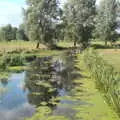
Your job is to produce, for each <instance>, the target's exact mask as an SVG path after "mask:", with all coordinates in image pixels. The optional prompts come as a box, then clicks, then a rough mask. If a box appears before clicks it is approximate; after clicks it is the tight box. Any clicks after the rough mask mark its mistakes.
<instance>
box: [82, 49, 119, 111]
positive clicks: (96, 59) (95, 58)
mask: <svg viewBox="0 0 120 120" xmlns="http://www.w3.org/2000/svg"><path fill="white" fill-rule="evenodd" d="M84 62H85V64H86V66H87V68H88V69H89V70H90V72H91V76H92V77H93V78H94V79H95V80H96V84H97V87H98V89H100V90H101V91H102V92H103V93H104V95H105V97H106V98H107V100H108V102H109V103H110V104H111V105H112V106H113V107H114V108H115V109H116V110H117V111H119V110H120V102H119V101H120V74H119V73H118V72H116V71H115V70H114V68H113V67H112V66H111V65H109V64H108V63H107V62H106V61H105V60H103V58H102V57H101V56H100V55H98V54H97V53H96V52H95V51H93V50H87V51H86V52H85V53H84Z"/></svg>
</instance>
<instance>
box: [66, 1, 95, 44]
mask: <svg viewBox="0 0 120 120" xmlns="http://www.w3.org/2000/svg"><path fill="white" fill-rule="evenodd" d="M65 15H66V20H67V28H69V30H68V29H67V30H68V31H69V32H67V33H68V34H69V35H70V37H72V39H73V40H74V42H75V43H74V44H76V43H81V44H82V45H83V46H86V44H88V42H89V40H90V38H91V37H92V30H93V28H94V21H93V20H94V15H95V0H70V1H68V2H67V4H66V6H65Z"/></svg>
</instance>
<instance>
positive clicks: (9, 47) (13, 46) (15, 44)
mask: <svg viewBox="0 0 120 120" xmlns="http://www.w3.org/2000/svg"><path fill="white" fill-rule="evenodd" d="M35 48H36V42H31V41H12V42H0V51H1V52H8V51H9V52H10V51H14V50H33V49H35ZM40 48H45V46H44V45H42V44H40Z"/></svg>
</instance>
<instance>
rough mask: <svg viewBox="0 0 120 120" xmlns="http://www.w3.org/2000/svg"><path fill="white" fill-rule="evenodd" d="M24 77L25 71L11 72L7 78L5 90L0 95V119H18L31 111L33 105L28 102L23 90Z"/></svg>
mask: <svg viewBox="0 0 120 120" xmlns="http://www.w3.org/2000/svg"><path fill="white" fill-rule="evenodd" d="M24 78H25V72H23V73H18V74H12V75H11V77H10V78H9V82H8V85H7V86H6V89H7V90H6V92H5V93H3V94H1V95H0V120H19V119H18V118H20V117H24V116H30V115H31V114H32V113H33V111H34V106H31V105H30V104H29V103H28V100H27V92H25V91H24ZM0 86H1V85H0Z"/></svg>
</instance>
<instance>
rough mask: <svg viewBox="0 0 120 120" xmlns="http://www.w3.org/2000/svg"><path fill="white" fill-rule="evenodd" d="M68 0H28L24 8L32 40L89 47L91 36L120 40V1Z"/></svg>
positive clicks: (27, 31)
mask: <svg viewBox="0 0 120 120" xmlns="http://www.w3.org/2000/svg"><path fill="white" fill-rule="evenodd" d="M96 1H97V0H67V2H66V3H65V5H64V6H62V7H61V5H60V4H59V1H58V0H38V1H36V0H27V5H28V8H27V9H25V10H24V22H25V30H26V33H27V35H28V37H29V39H30V40H38V44H37V47H39V43H44V44H49V45H51V44H55V43H56V42H57V41H58V40H69V41H74V46H76V44H80V45H82V46H84V47H87V45H89V43H90V42H91V40H93V39H100V40H103V41H105V44H106V45H107V42H108V41H109V42H111V43H113V42H115V41H117V40H118V37H119V34H118V32H116V30H117V28H118V24H119V19H118V18H119V8H120V6H119V1H118V0H101V2H100V3H99V5H96Z"/></svg>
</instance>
